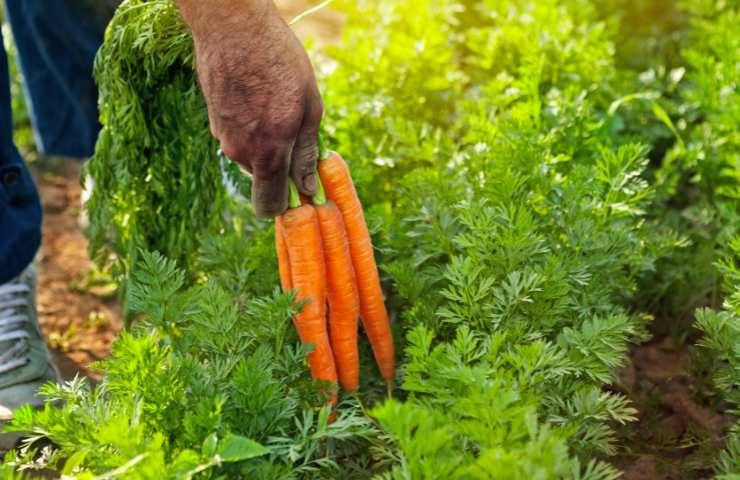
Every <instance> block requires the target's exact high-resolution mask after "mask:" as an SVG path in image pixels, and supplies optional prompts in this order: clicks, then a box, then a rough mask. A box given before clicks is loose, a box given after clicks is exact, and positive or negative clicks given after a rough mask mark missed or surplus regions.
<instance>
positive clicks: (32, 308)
mask: <svg viewBox="0 0 740 480" xmlns="http://www.w3.org/2000/svg"><path fill="white" fill-rule="evenodd" d="M35 287H36V272H35V269H34V268H33V266H31V267H29V268H27V269H26V270H25V271H24V272H23V273H22V274H21V275H20V276H19V277H18V278H16V279H14V280H11V281H10V282H8V283H6V284H3V285H0V428H1V427H2V426H3V425H4V424H5V423H6V422H8V421H9V420H11V419H12V418H13V411H14V410H16V409H17V408H18V407H20V406H21V405H25V404H30V405H31V406H33V407H41V406H43V404H44V399H43V398H41V397H39V396H38V395H37V392H38V389H39V387H41V386H42V385H44V384H46V383H48V382H56V381H57V379H58V378H59V374H58V372H57V370H56V368H55V367H54V364H53V362H52V361H51V357H50V355H49V350H48V349H47V348H46V343H45V342H44V339H43V336H42V335H41V330H40V329H39V324H38V317H37V315H36V288H35ZM18 437H19V435H18V434H17V433H5V432H1V433H0V450H7V449H10V448H13V446H14V444H15V442H16V440H17V439H18Z"/></svg>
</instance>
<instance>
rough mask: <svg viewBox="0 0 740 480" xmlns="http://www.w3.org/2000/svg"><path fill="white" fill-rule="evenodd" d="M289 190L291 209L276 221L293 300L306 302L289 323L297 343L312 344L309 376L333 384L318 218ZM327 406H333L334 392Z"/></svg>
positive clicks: (293, 187)
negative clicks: (281, 240) (283, 243)
mask: <svg viewBox="0 0 740 480" xmlns="http://www.w3.org/2000/svg"><path fill="white" fill-rule="evenodd" d="M291 187H292V188H291V207H293V208H291V209H289V210H288V211H287V212H285V213H284V214H283V215H282V218H281V220H280V221H281V223H282V227H283V228H282V230H283V235H284V239H285V244H286V247H287V251H288V260H289V264H290V276H291V282H292V286H293V289H294V290H295V291H296V300H298V301H307V303H306V305H305V306H304V307H303V310H302V311H301V312H300V313H298V314H297V315H296V316H295V317H294V318H293V324H294V325H295V327H296V330H297V331H298V336H299V337H300V339H301V342H302V343H303V344H304V345H305V344H309V343H312V344H313V345H314V350H313V351H312V352H311V353H310V354H309V355H308V364H309V366H310V367H311V374H312V376H313V377H314V378H315V379H318V380H325V381H328V382H330V383H332V384H334V385H336V383H337V370H336V367H335V365H334V356H333V355H332V351H331V345H330V342H329V334H328V332H327V328H326V277H325V266H324V251H323V247H322V244H321V231H320V229H319V222H318V217H317V215H316V209H315V208H314V207H313V206H311V205H302V206H301V205H300V200H299V199H298V195H297V191H295V186H293V185H291ZM294 193H295V195H294ZM331 403H332V405H334V404H336V393H334V394H333V395H332V398H331Z"/></svg>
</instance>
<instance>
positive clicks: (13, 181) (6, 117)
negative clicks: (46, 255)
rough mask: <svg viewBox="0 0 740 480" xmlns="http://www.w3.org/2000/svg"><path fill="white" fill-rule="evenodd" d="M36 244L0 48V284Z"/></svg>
mask: <svg viewBox="0 0 740 480" xmlns="http://www.w3.org/2000/svg"><path fill="white" fill-rule="evenodd" d="M1 45H2V33H1V32H0V46H1ZM40 243H41V202H40V201H39V196H38V193H37V191H36V187H35V185H34V183H33V179H32V178H31V174H30V173H29V171H28V168H26V165H25V164H24V163H23V160H21V157H20V155H19V154H18V151H17V150H16V148H15V145H14V144H13V121H12V113H11V108H10V86H9V78H8V64H7V57H6V54H5V50H4V49H3V48H0V285H2V284H4V283H6V282H7V281H9V280H10V279H12V278H15V277H17V276H18V275H20V273H21V272H22V271H23V270H24V269H25V268H26V267H27V266H28V265H29V264H30V263H31V260H32V259H33V257H34V256H35V255H36V251H37V250H38V247H39V244H40Z"/></svg>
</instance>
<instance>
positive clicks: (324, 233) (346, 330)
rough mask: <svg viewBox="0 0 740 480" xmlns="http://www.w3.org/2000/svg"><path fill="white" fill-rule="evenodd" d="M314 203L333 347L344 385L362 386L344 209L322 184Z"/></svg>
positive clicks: (356, 299)
mask: <svg viewBox="0 0 740 480" xmlns="http://www.w3.org/2000/svg"><path fill="white" fill-rule="evenodd" d="M319 185H320V182H319ZM314 203H315V204H316V207H315V208H316V213H317V214H318V218H319V226H320V228H321V239H322V240H323V244H324V260H325V262H326V286H327V299H328V301H329V338H330V340H331V349H332V351H333V352H334V362H335V364H336V366H337V374H338V375H339V383H340V385H342V388H344V389H345V390H356V389H357V388H358V387H359V386H360V358H359V353H358V351H357V317H358V316H359V315H360V301H359V297H358V293H357V283H356V280H355V270H354V267H353V266H352V256H351V254H350V251H349V242H348V241H347V232H346V230H345V227H344V220H342V213H341V212H340V211H339V209H338V208H337V206H336V204H335V203H334V202H332V201H331V200H329V201H326V198H325V197H324V194H323V191H322V189H321V187H320V186H319V194H318V195H317V196H316V197H314Z"/></svg>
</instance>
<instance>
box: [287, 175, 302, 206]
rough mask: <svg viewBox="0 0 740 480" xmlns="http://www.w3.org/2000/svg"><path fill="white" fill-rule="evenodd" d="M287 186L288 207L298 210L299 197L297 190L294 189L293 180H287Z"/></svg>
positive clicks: (299, 204)
mask: <svg viewBox="0 0 740 480" xmlns="http://www.w3.org/2000/svg"><path fill="white" fill-rule="evenodd" d="M288 185H289V188H290V197H289V199H288V206H289V207H290V208H298V207H300V206H301V196H300V194H299V193H298V188H296V186H295V183H293V180H288Z"/></svg>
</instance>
